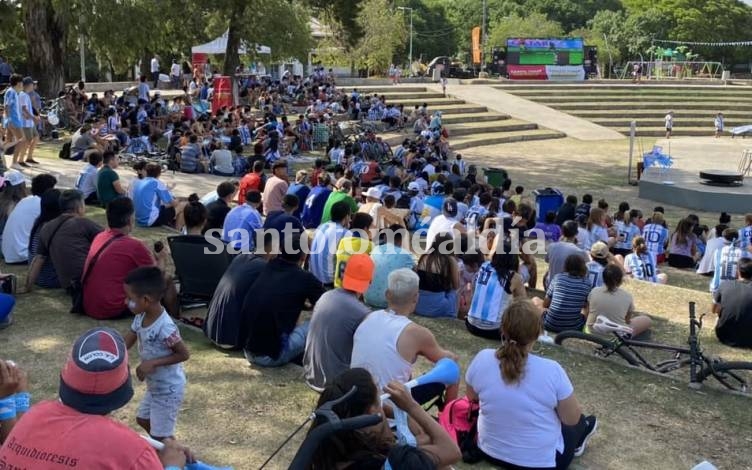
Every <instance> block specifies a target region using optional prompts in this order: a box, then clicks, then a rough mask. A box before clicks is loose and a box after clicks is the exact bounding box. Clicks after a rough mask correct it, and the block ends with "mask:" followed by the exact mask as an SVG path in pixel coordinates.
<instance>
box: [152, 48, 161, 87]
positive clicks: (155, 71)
mask: <svg viewBox="0 0 752 470" xmlns="http://www.w3.org/2000/svg"><path fill="white" fill-rule="evenodd" d="M150 70H151V80H152V82H154V89H155V90H156V89H157V87H158V86H159V56H158V55H157V54H154V57H152V58H151V68H150Z"/></svg>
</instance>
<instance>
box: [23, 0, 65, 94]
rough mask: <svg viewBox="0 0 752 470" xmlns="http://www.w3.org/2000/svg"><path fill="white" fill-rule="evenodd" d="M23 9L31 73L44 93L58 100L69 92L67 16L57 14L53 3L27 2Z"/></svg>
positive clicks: (62, 13)
mask: <svg viewBox="0 0 752 470" xmlns="http://www.w3.org/2000/svg"><path fill="white" fill-rule="evenodd" d="M22 5H23V11H24V30H25V31H26V45H27V50H28V66H29V71H30V72H31V76H32V77H34V78H35V79H37V80H39V91H40V93H41V94H42V95H43V96H48V97H55V96H57V94H58V92H60V91H62V90H63V89H65V65H64V63H65V43H66V41H67V35H68V24H67V22H66V19H65V16H64V15H65V12H56V11H55V9H54V7H53V2H52V0H23V4H22Z"/></svg>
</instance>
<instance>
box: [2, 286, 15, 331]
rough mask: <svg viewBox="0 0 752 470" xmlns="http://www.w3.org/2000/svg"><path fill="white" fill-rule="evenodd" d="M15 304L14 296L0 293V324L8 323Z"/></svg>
mask: <svg viewBox="0 0 752 470" xmlns="http://www.w3.org/2000/svg"><path fill="white" fill-rule="evenodd" d="M15 306H16V298H15V297H13V296H12V295H10V294H2V293H0V326H2V325H3V324H4V323H8V324H9V323H10V313H11V312H12V311H13V307H15Z"/></svg>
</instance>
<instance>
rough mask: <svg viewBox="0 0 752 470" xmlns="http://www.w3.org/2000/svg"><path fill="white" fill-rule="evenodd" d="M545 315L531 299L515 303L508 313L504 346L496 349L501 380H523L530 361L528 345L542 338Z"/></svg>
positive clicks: (509, 307) (506, 315) (504, 318)
mask: <svg viewBox="0 0 752 470" xmlns="http://www.w3.org/2000/svg"><path fill="white" fill-rule="evenodd" d="M540 332H541V316H540V312H539V311H538V309H537V308H536V307H535V305H533V302H532V301H530V300H529V299H521V300H514V301H512V303H511V304H509V306H508V307H507V309H506V310H505V311H504V315H503V317H502V320H501V336H502V343H501V347H500V348H499V349H497V350H496V359H498V360H499V366H500V368H501V378H502V380H504V383H506V384H516V383H519V382H520V380H521V379H522V373H523V371H524V369H525V363H526V362H527V354H528V352H527V351H528V346H529V345H530V344H532V343H533V342H534V341H535V340H537V339H538V336H540Z"/></svg>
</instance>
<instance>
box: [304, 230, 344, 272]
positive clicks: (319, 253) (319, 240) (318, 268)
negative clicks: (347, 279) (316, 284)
mask: <svg viewBox="0 0 752 470" xmlns="http://www.w3.org/2000/svg"><path fill="white" fill-rule="evenodd" d="M349 234H350V231H349V230H348V229H346V228H345V227H343V226H341V225H339V224H337V223H335V222H331V221H330V222H327V223H325V224H323V225H321V226H320V227H319V228H317V229H316V233H314V235H313V242H311V255H310V261H309V263H308V266H309V269H310V271H311V273H313V275H314V276H316V279H318V280H319V281H321V283H322V284H332V283H334V266H335V263H336V255H337V246H338V245H339V241H340V240H342V237H345V236H348V235H349Z"/></svg>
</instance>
